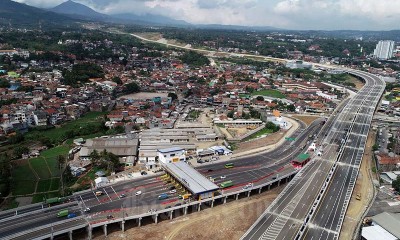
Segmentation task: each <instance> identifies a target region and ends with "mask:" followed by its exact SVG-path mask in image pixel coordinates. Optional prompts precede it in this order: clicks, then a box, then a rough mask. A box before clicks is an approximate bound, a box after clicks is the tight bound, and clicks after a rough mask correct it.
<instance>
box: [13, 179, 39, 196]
mask: <svg viewBox="0 0 400 240" xmlns="http://www.w3.org/2000/svg"><path fill="white" fill-rule="evenodd" d="M35 186H36V181H32V180H18V181H14V182H13V185H12V193H13V195H25V194H32V193H34V191H35Z"/></svg>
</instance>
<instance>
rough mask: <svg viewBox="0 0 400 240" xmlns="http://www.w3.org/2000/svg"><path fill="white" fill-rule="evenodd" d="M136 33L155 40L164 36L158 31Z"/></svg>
mask: <svg viewBox="0 0 400 240" xmlns="http://www.w3.org/2000/svg"><path fill="white" fill-rule="evenodd" d="M135 34H136V35H139V36H141V37H143V38H146V39H150V40H153V41H157V40H159V39H161V38H162V35H161V33H156V32H145V33H135Z"/></svg>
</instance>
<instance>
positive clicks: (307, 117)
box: [292, 115, 320, 126]
mask: <svg viewBox="0 0 400 240" xmlns="http://www.w3.org/2000/svg"><path fill="white" fill-rule="evenodd" d="M292 117H293V118H297V119H299V120H300V121H303V122H304V123H305V124H306V125H307V126H309V125H310V124H311V123H312V122H313V121H314V120H316V119H318V118H320V116H313V115H292Z"/></svg>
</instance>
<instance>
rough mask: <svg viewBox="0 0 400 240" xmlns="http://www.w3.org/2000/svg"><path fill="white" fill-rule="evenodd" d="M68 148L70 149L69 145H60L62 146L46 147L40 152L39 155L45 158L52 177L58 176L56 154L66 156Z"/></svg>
mask: <svg viewBox="0 0 400 240" xmlns="http://www.w3.org/2000/svg"><path fill="white" fill-rule="evenodd" d="M69 149H70V147H68V146H65V145H62V146H58V147H55V148H51V149H48V150H46V151H43V152H42V153H41V156H42V157H43V158H44V159H45V160H46V163H47V165H48V166H49V169H50V172H51V176H52V177H59V176H60V169H59V166H58V160H57V156H58V155H63V156H65V157H66V155H67V154H68V151H69Z"/></svg>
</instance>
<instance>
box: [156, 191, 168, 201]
mask: <svg viewBox="0 0 400 240" xmlns="http://www.w3.org/2000/svg"><path fill="white" fill-rule="evenodd" d="M167 198H169V196H168V194H166V193H162V194H160V195H159V196H158V200H164V199H167Z"/></svg>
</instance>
